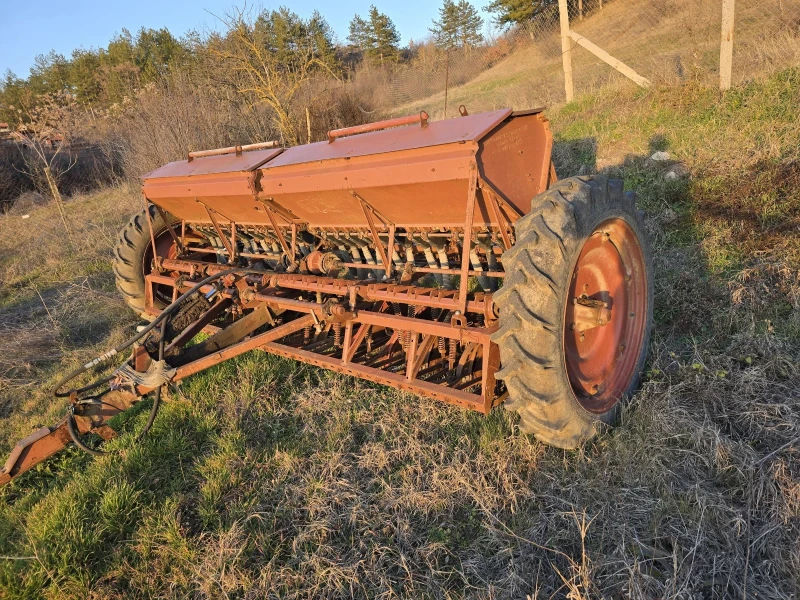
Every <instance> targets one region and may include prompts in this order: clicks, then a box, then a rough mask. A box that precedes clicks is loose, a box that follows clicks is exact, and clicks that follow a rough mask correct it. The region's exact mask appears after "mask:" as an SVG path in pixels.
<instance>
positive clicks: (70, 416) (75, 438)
mask: <svg viewBox="0 0 800 600" xmlns="http://www.w3.org/2000/svg"><path fill="white" fill-rule="evenodd" d="M234 273H251V274H259V275H261V274H263V273H264V271H263V270H258V269H246V268H236V269H227V270H225V271H220V272H218V273H215V274H214V275H209V276H208V277H206V278H205V279H203V280H202V281H200V282H199V283H196V284H195V285H193V286H192V287H191V288H190V289H189V290H187V291H186V292H185V293H184V294H182V295H181V296H180V297H179V298H177V299H176V300H175V301H174V302H172V304H170V305H169V306H167V307H166V308H165V309H164V310H162V311H161V313H160V314H159V315H158V317H156V318H155V319H153V321H152V322H151V323H150V324H148V325H147V326H146V327H145V328H144V329H142V331H140V332H138V333H137V334H136V335H134V336H133V337H132V338H130V339H128V340H126V341H125V342H123V343H121V344H120V345H118V346H117V347H116V348H113V349H112V350H109V351H108V352H106V353H105V354H101V355H100V356H98V357H97V358H95V359H93V360H91V361H89V362H88V363H86V364H85V365H83V366H82V367H79V368H77V369H75V370H74V371H72V372H71V373H69V374H68V375H66V376H65V377H63V378H62V379H61V380H60V381H59V382H58V383H57V384H56V385H55V387H54V388H53V390H52V393H53V396H55V397H56V398H63V397H66V396H69V395H71V393H72V392H76V393H82V392H85V391H88V390H91V389H94V388H97V387H99V386H101V385H103V384H104V383H107V382H109V381H111V380H112V379H113V378H114V375H113V374H111V375H108V376H106V377H103V378H102V379H99V380H98V381H95V382H93V383H90V384H89V385H86V386H83V387H81V388H78V389H77V390H71V391H70V392H60V391H59V389H61V387H63V386H64V385H65V384H66V383H67V382H69V381H71V380H72V379H74V378H75V377H77V376H78V375H80V374H81V373H84V372H86V371H88V370H89V369H91V368H93V367H95V366H97V365H98V364H100V363H102V362H104V361H105V360H107V359H109V358H111V357H112V356H114V355H115V354H118V353H120V352H123V351H124V350H126V349H127V348H130V347H131V346H132V345H133V344H134V343H136V342H137V341H139V340H140V339H142V338H143V337H144V336H145V335H147V334H148V333H149V332H150V331H151V330H152V329H153V328H154V327H156V326H157V325H159V324H161V339H160V340H159V344H158V360H159V361H161V360H164V343H165V336H166V330H167V323H168V318H169V317H170V316H171V315H172V313H174V312H175V311H176V310H177V309H178V308H179V307H180V305H181V304H182V303H183V301H184V300H186V298H188V297H189V296H191V295H192V294H194V293H196V292H197V291H198V290H199V289H200V288H202V287H203V286H204V285H208V284H209V283H211V282H212V281H214V280H216V279H219V278H220V277H224V276H226V275H232V274H234ZM101 403H102V401H101ZM160 405H161V386H159V387H158V388H156V390H155V394H154V396H153V406H152V407H151V408H150V416H149V417H148V419H147V423H146V424H145V426H144V429H143V430H142V431H141V433H140V434H139V435H138V436H137V438H136V439H137V441H139V440H141V439H142V438H143V437H144V436H145V435H146V434H147V432H148V431H150V428H151V427H152V426H153V422H154V421H155V418H156V414H158V409H159V407H160ZM66 420H67V431H68V432H69V436H70V438H71V439H72V442H73V443H74V444H75V445H76V446H77V447H78V448H80V449H81V450H83V451H84V452H87V453H88V454H91V455H93V456H103V455H104V454H107V453H106V452H103V451H102V450H95V449H94V448H90V447H89V446H87V445H86V444H85V443H83V442H82V441H81V439H80V435H79V433H78V428H77V425H76V423H75V405H74V404H73V405H72V406H70V407H69V410H68V411H67V419H66Z"/></svg>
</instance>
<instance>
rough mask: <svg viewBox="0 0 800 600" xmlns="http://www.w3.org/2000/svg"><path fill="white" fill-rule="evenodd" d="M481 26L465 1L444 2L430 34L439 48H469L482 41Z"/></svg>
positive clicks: (476, 15) (475, 14)
mask: <svg viewBox="0 0 800 600" xmlns="http://www.w3.org/2000/svg"><path fill="white" fill-rule="evenodd" d="M482 26H483V19H482V18H481V16H480V15H479V14H478V11H477V9H476V8H475V7H474V6H472V5H471V4H470V3H469V2H468V1H467V0H458V2H454V1H453V0H444V3H443V4H442V7H441V8H440V9H439V20H438V21H434V22H433V27H432V28H430V32H431V33H432V34H433V39H434V42H435V44H436V45H437V46H439V47H440V48H445V49H447V50H451V49H453V48H471V47H473V46H477V45H478V44H480V43H481V42H482V41H483V35H481V31H480V30H481V27H482Z"/></svg>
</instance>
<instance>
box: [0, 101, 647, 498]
mask: <svg viewBox="0 0 800 600" xmlns="http://www.w3.org/2000/svg"><path fill="white" fill-rule="evenodd" d="M460 112H461V115H462V116H461V117H457V118H455V119H449V120H443V121H437V122H429V120H428V115H427V114H426V113H424V112H423V113H420V114H419V115H415V116H410V117H404V118H399V119H392V120H388V121H381V122H378V123H373V124H369V125H363V126H358V127H351V128H346V129H339V130H335V131H331V132H330V133H329V134H328V139H327V140H326V141H323V142H318V143H314V144H308V145H304V146H297V147H292V148H279V147H276V144H274V143H266V144H254V145H251V146H236V147H231V148H222V149H218V150H207V151H201V152H190V153H189V156H188V160H181V161H177V162H173V163H170V164H168V165H165V166H164V167H161V168H160V169H157V170H155V171H153V172H152V173H149V174H148V175H146V176H145V177H144V186H143V195H144V203H145V210H144V211H143V212H142V213H141V214H138V215H136V216H134V217H133V218H132V219H131V220H130V222H129V223H128V225H127V226H126V227H125V228H124V229H123V231H122V232H121V234H120V237H119V241H118V243H117V245H116V248H115V249H114V271H115V273H116V278H117V287H118V288H119V291H120V292H121V293H122V295H123V297H124V298H125V300H126V301H127V302H128V304H129V305H130V306H131V307H132V308H133V309H134V310H136V311H137V312H139V313H142V314H144V315H146V316H147V317H148V318H149V319H150V322H149V324H148V325H147V326H146V327H144V328H140V331H139V333H137V335H136V336H135V337H134V338H132V339H131V340H128V341H127V342H126V343H124V344H121V345H120V346H118V347H117V348H114V349H113V350H110V351H109V352H107V353H106V354H104V355H102V356H100V357H98V358H97V359H95V360H94V361H91V362H90V363H88V364H86V365H84V366H83V367H81V368H80V369H77V370H76V371H74V372H73V373H70V374H69V375H68V376H66V377H64V378H63V379H62V380H61V382H60V383H59V384H58V385H57V386H56V388H55V389H54V394H55V396H57V397H64V398H69V410H68V414H67V416H66V417H65V418H64V420H63V421H62V423H61V424H59V425H58V426H56V427H43V428H41V429H39V430H38V431H36V432H34V433H33V434H32V435H30V436H29V437H27V438H25V439H24V440H22V441H20V442H19V444H17V446H16V448H15V450H14V451H13V453H12V455H11V456H10V457H9V459H8V461H7V462H6V464H5V467H4V468H3V471H2V472H0V484H1V483H5V482H7V481H9V480H10V479H11V478H13V477H15V476H16V475H19V474H20V473H22V472H24V471H26V470H27V469H29V468H31V467H32V466H33V465H35V464H37V463H38V462H41V461H42V460H44V459H45V458H46V457H48V456H50V455H52V454H53V453H55V452H57V451H58V450H59V449H61V448H62V447H64V446H65V445H66V444H68V443H70V442H71V441H72V442H74V443H75V444H77V445H78V446H80V447H81V448H83V449H84V450H87V451H88V452H91V453H93V454H100V453H102V452H101V451H99V450H97V449H96V448H94V447H91V446H89V445H88V444H87V443H86V441H85V438H83V436H84V434H87V433H89V432H94V433H97V434H99V435H100V436H101V437H103V438H104V439H108V438H109V437H111V436H113V435H114V431H113V430H112V429H111V428H110V427H109V426H108V425H107V421H108V419H109V418H111V417H112V416H114V415H115V414H118V413H119V412H121V411H124V410H126V409H127V408H129V407H130V406H131V405H133V404H134V403H136V402H138V401H139V400H141V399H142V398H143V397H144V396H146V395H147V394H150V393H153V395H154V399H153V404H152V408H151V410H150V418H149V419H148V422H147V424H146V426H145V428H144V429H145V430H147V429H149V428H150V425H151V424H152V422H153V419H154V418H155V416H156V413H157V411H158V407H159V402H160V392H161V389H162V388H163V386H165V385H168V384H172V383H175V382H178V381H180V380H181V379H183V378H185V377H188V376H189V375H192V374H194V373H197V372H198V371H202V370H203V369H207V368H209V367H211V366H214V365H216V364H219V363H221V362H223V361H225V360H228V359H230V358H233V357H235V356H238V355H240V354H243V353H245V352H248V351H250V350H255V349H260V350H264V351H266V352H271V353H273V354H277V355H280V356H285V357H288V358H293V359H295V360H299V361H303V362H306V363H309V364H312V365H316V366H319V367H324V368H327V369H332V370H334V371H338V372H340V373H346V374H348V375H353V376H356V377H361V378H364V379H368V380H370V381H374V382H378V383H382V384H385V385H391V386H394V387H397V388H400V389H403V390H407V391H409V392H413V393H415V394H418V395H420V396H427V397H430V398H436V399H438V400H443V401H445V402H451V403H453V404H457V405H459V406H462V407H465V408H470V409H472V410H476V411H478V412H481V413H484V414H486V413H488V412H489V411H490V410H491V409H492V407H494V406H495V405H497V404H499V403H501V402H505V407H506V408H508V409H510V410H513V411H515V412H517V413H519V415H520V421H519V426H520V428H521V429H522V430H523V431H525V432H527V433H532V434H534V435H535V436H536V437H538V438H540V439H541V440H543V441H545V442H547V443H549V444H553V445H555V446H559V447H562V448H573V447H575V446H577V445H578V444H580V443H581V441H582V440H585V439H587V438H588V437H590V436H591V435H592V434H593V433H594V432H595V431H596V429H597V427H598V425H599V424H601V423H609V422H611V421H612V420H613V418H614V415H615V413H616V412H617V410H618V408H619V405H620V400H621V399H623V398H625V397H626V396H628V395H629V394H631V393H632V392H633V390H634V389H635V387H636V385H637V383H638V380H639V374H640V372H641V370H642V367H643V363H644V360H645V356H646V352H647V342H648V338H649V334H650V329H651V321H652V311H653V307H652V298H653V281H652V267H651V257H650V252H649V249H648V243H647V238H646V234H645V231H644V225H643V221H642V217H641V214H640V213H638V212H637V210H636V206H635V197H634V194H633V193H632V192H623V189H622V182H621V181H619V180H616V179H605V178H602V177H578V178H570V179H565V180H562V181H556V174H555V169H554V168H553V165H552V162H551V148H552V135H551V133H550V129H549V125H548V122H547V120H546V119H545V118H544V116H543V115H542V113H541V111H538V110H532V111H524V112H512V111H511V110H509V109H506V110H497V111H494V112H488V113H483V114H476V115H468V114H467V111H466V109H464V108H463V107H461V109H460ZM201 331H205V332H206V333H208V334H209V336H208V337H206V338H205V339H203V340H202V341H200V342H199V343H195V344H194V345H189V342H190V341H192V340H193V339H194V338H195V337H196V336H197V334H199V333H200V332H201ZM117 354H120V355H123V356H127V360H126V361H125V363H124V364H122V366H119V367H117V368H116V369H114V370H113V371H112V372H111V373H110V374H108V375H106V376H104V377H100V379H99V380H96V381H94V382H93V383H88V381H89V377H88V372H94V373H96V372H97V371H98V370H101V369H102V367H103V366H104V365H105V366H107V365H110V364H111V359H112V357H113V356H115V355H117ZM110 368H111V367H110V366H107V371H108V370H110ZM79 376H80V377H82V379H80V381H81V382H82V383H81V385H80V386H79V387H70V385H68V384H70V382H72V381H75V380H78V379H77V378H78V377H79ZM84 382H85V383H84ZM76 385H77V384H76Z"/></svg>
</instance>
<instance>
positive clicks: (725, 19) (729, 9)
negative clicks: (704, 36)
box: [719, 0, 735, 90]
mask: <svg viewBox="0 0 800 600" xmlns="http://www.w3.org/2000/svg"><path fill="white" fill-rule="evenodd" d="M734 2H735V0H722V41H721V43H720V48H719V89H721V90H727V89H730V87H731V70H732V68H733V5H734Z"/></svg>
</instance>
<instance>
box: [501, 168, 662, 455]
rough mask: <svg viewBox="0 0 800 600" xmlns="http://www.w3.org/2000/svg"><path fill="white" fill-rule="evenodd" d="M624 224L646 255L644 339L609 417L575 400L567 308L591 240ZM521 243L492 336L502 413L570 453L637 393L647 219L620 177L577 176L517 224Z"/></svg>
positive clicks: (509, 259)
mask: <svg viewBox="0 0 800 600" xmlns="http://www.w3.org/2000/svg"><path fill="white" fill-rule="evenodd" d="M610 218H621V219H624V221H625V222H626V223H627V224H628V225H629V226H630V227H631V229H632V230H633V231H634V233H635V234H636V236H637V238H638V240H639V243H640V245H641V249H642V255H643V259H644V266H645V272H646V285H647V310H646V317H645V319H646V321H645V331H644V339H643V342H642V346H641V350H640V353H639V357H638V361H637V362H636V368H635V375H634V376H633V378H632V379H631V381H630V385H629V386H628V388H627V391H626V392H625V394H624V395H623V396H622V398H621V399H620V400H619V401H617V402H616V403H615V404H614V406H613V407H612V408H611V409H610V410H608V411H607V412H606V413H603V414H598V413H594V412H589V411H588V410H586V409H585V408H584V407H583V406H582V405H581V404H580V402H579V401H578V399H577V398H576V396H575V393H574V392H573V389H572V385H571V384H570V381H569V376H568V373H567V368H566V362H565V357H564V320H565V313H564V307H565V306H566V302H567V298H566V296H567V293H568V291H569V287H570V281H571V277H572V273H573V270H574V268H575V265H576V263H577V260H578V257H579V255H580V252H581V249H582V248H583V245H584V243H585V242H586V240H587V239H588V236H589V235H591V233H592V232H593V231H594V230H595V228H596V227H597V226H598V225H599V224H600V223H602V222H604V221H605V220H607V219H610ZM515 228H516V238H517V239H516V243H515V244H514V246H513V247H512V248H511V249H509V250H508V251H507V252H505V254H503V266H504V268H505V271H506V273H507V275H506V278H505V281H504V283H503V287H502V288H501V289H500V290H499V291H497V292H496V293H495V294H494V300H495V302H496V303H497V306H498V308H499V310H500V327H499V329H498V331H497V332H495V333H494V334H493V335H492V341H494V342H495V343H496V344H497V345H498V347H499V349H500V362H501V367H502V368H501V370H500V371H499V372H498V373H497V377H498V379H501V380H502V381H504V382H505V385H506V388H507V390H508V398H507V400H506V401H505V404H504V406H505V408H506V409H508V410H512V411H514V412H516V413H518V414H519V416H520V421H519V428H520V430H522V431H523V432H525V433H529V434H533V435H534V436H536V437H537V438H538V439H540V440H541V441H543V442H545V443H547V444H550V445H553V446H557V447H559V448H566V449H572V448H576V447H578V446H579V445H581V444H582V443H583V442H584V441H586V440H587V439H589V438H591V437H593V436H594V435H596V434H597V432H598V431H599V430H600V429H602V427H603V424H607V425H611V424H613V422H614V421H615V419H616V417H617V414H618V412H619V409H620V405H621V403H622V401H624V400H625V399H626V398H628V397H630V396H631V395H632V394H633V392H634V391H635V390H636V389H637V388H638V386H639V382H640V379H641V372H642V369H643V368H644V363H645V360H646V358H647V350H648V346H649V341H650V333H651V330H652V322H653V267H652V264H653V260H652V254H651V250H650V246H649V243H648V239H647V235H646V232H645V227H644V221H643V217H642V213H641V212H638V211H637V210H636V196H635V194H634V193H633V192H624V193H623V184H622V181H621V180H619V179H607V178H605V177H599V176H594V177H591V176H590V177H573V178H569V179H564V180H562V181H559V182H557V183H555V184H554V185H553V186H552V187H551V188H550V189H549V190H547V191H545V192H543V193H541V194H539V195H538V196H536V198H534V199H533V202H532V204H531V212H530V213H529V214H528V215H526V216H524V217H522V218H521V219H519V220H518V221H517V222H516V226H515Z"/></svg>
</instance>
